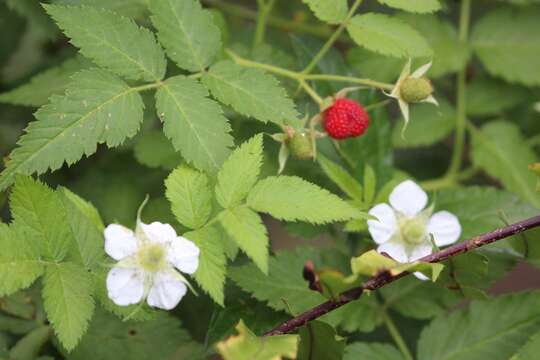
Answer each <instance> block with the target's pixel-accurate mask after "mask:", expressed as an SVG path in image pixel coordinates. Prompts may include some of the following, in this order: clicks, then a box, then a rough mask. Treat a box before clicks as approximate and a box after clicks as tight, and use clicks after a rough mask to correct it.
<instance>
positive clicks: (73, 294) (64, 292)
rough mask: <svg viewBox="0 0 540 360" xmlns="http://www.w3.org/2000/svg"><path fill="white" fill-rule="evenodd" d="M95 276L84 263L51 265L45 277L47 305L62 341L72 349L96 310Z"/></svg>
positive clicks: (44, 295)
mask: <svg viewBox="0 0 540 360" xmlns="http://www.w3.org/2000/svg"><path fill="white" fill-rule="evenodd" d="M92 293H93V289H92V279H91V277H90V274H89V273H88V272H87V271H86V269H84V268H83V267H82V266H79V265H76V264H73V263H68V262H66V263H58V264H51V265H48V266H47V269H46V271H45V276H44V277H43V307H44V309H45V312H46V313H47V318H48V319H49V321H50V323H51V324H52V326H53V329H54V331H55V333H56V335H57V336H58V339H59V340H60V342H61V343H62V345H63V346H64V347H65V348H66V349H67V350H68V351H69V350H72V349H73V348H74V347H75V345H77V343H78V342H79V340H80V339H81V337H82V335H83V334H84V332H85V331H86V329H87V327H88V322H89V321H90V319H91V317H92V314H93V313H94V300H93V299H92Z"/></svg>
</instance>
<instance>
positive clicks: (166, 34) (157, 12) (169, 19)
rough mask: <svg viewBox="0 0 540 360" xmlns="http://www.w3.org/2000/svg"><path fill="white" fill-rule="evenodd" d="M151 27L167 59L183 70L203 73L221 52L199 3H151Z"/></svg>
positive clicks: (209, 16) (183, 0)
mask: <svg viewBox="0 0 540 360" xmlns="http://www.w3.org/2000/svg"><path fill="white" fill-rule="evenodd" d="M149 6H150V11H151V12H152V16H151V18H152V23H153V24H154V26H155V27H156V29H157V30H158V34H157V36H158V39H159V41H160V42H161V43H162V44H163V46H164V47H165V50H166V51H167V55H169V57H170V58H171V59H172V60H173V61H174V62H175V63H176V64H177V65H178V66H179V67H180V68H182V69H185V70H189V71H202V70H204V69H205V68H206V67H207V66H208V65H210V63H211V62H212V60H213V59H214V57H215V56H216V54H217V53H218V52H219V51H220V50H221V34H220V31H219V28H218V27H217V26H216V25H214V22H213V18H212V14H211V13H210V12H209V11H207V10H203V9H202V7H201V4H200V3H199V0H152V1H150V2H149Z"/></svg>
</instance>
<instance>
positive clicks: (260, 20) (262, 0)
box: [253, 0, 275, 47]
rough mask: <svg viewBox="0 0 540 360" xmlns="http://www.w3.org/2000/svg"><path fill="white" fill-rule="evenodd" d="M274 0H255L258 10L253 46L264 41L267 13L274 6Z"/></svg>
mask: <svg viewBox="0 0 540 360" xmlns="http://www.w3.org/2000/svg"><path fill="white" fill-rule="evenodd" d="M274 3H275V0H257V4H258V6H259V11H258V14H257V24H256V26H255V36H254V37H253V47H255V46H257V45H260V44H262V43H264V36H265V33H266V23H267V21H268V15H269V14H270V12H271V11H272V8H273V7H274Z"/></svg>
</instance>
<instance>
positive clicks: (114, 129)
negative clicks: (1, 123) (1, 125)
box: [0, 69, 144, 190]
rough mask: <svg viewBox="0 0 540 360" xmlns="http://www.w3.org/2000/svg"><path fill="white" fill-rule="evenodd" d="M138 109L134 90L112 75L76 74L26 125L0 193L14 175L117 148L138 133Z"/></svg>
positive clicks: (1, 179)
mask: <svg viewBox="0 0 540 360" xmlns="http://www.w3.org/2000/svg"><path fill="white" fill-rule="evenodd" d="M143 107H144V105H143V103H142V100H141V97H140V95H139V94H138V93H137V89H136V88H131V87H129V86H128V85H127V84H126V83H125V82H123V81H122V80H120V79H119V78H118V77H116V76H115V75H113V74H111V73H109V72H107V71H104V70H100V69H91V70H83V71H81V72H79V73H77V74H76V75H75V76H74V77H73V81H72V83H71V84H70V85H69V86H68V89H67V90H66V95H65V96H58V95H54V96H52V97H51V102H50V104H48V105H45V106H43V107H41V108H40V109H39V110H38V112H37V113H36V114H35V116H36V118H37V120H38V121H34V122H32V123H30V125H29V126H28V128H27V129H26V134H25V135H23V136H22V137H21V138H20V139H19V142H18V145H19V147H17V148H16V149H15V150H13V152H12V153H11V155H10V159H9V161H8V162H7V165H6V169H5V170H4V171H3V172H2V174H1V175H0V190H3V189H5V188H6V187H8V186H9V185H11V184H12V183H13V181H14V175H15V174H16V173H23V174H31V173H38V174H42V173H44V172H45V171H47V170H48V169H51V170H56V169H58V168H60V167H61V166H62V165H63V163H64V162H66V163H67V164H68V165H71V164H73V163H75V162H77V161H78V160H79V159H80V158H81V157H82V156H83V155H87V156H89V155H91V154H93V153H94V152H96V148H97V145H98V144H99V143H106V144H107V145H108V146H109V147H112V146H118V145H120V144H121V143H122V142H123V141H124V140H125V139H126V138H129V137H132V136H133V135H135V133H136V132H137V130H138V129H139V125H140V123H141V121H142V119H143Z"/></svg>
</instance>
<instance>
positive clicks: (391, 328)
mask: <svg viewBox="0 0 540 360" xmlns="http://www.w3.org/2000/svg"><path fill="white" fill-rule="evenodd" d="M382 319H383V322H384V325H385V326H386V329H387V330H388V332H389V333H390V336H391V337H392V339H393V340H394V342H395V343H396V345H397V347H398V349H399V351H400V352H401V354H402V355H403V358H405V360H414V358H413V356H412V354H411V351H410V350H409V348H408V347H407V344H406V343H405V340H403V337H402V336H401V334H400V332H399V330H398V328H397V326H396V324H395V323H394V321H393V320H392V318H391V317H390V314H388V312H387V311H383V312H382Z"/></svg>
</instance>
